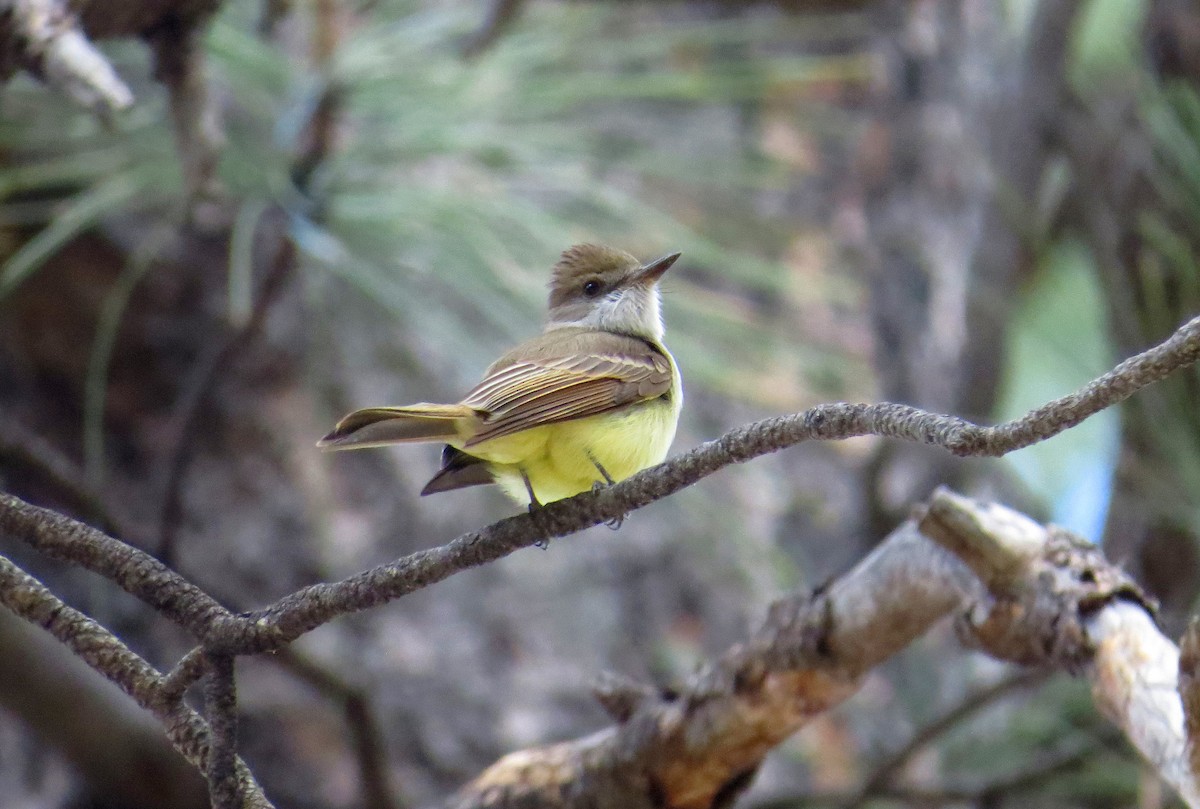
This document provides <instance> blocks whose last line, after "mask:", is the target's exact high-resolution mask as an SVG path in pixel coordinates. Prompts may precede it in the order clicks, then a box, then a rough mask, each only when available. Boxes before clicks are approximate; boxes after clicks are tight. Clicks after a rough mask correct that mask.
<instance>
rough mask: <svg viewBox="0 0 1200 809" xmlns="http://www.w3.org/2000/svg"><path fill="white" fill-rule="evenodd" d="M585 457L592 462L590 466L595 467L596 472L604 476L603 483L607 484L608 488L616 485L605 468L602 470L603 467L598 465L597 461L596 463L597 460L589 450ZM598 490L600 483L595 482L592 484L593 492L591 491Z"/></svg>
mask: <svg viewBox="0 0 1200 809" xmlns="http://www.w3.org/2000/svg"><path fill="white" fill-rule="evenodd" d="M587 456H588V460H589V461H591V462H592V466H594V467H596V470H597V471H598V472H599V473H600V474H601V475H603V476H604V482H605V483H607V484H608V485H609V486H611V485H613V484H614V483H616V481H615V480H613V479H612V475H610V474H608V470H607V469H605V468H604V466H603V465H601V463H600V462H599V461H597V460H596V456H595V455H593V454H592V452H591V450H588V454H587ZM598 488H600V481H596V482H595V483H594V484H592V490H593V491H595V490H596V489H598Z"/></svg>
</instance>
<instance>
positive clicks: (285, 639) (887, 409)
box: [0, 318, 1200, 654]
mask: <svg viewBox="0 0 1200 809" xmlns="http://www.w3.org/2000/svg"><path fill="white" fill-rule="evenodd" d="M1197 358H1200V318H1195V319H1193V320H1191V321H1189V322H1188V323H1186V324H1185V325H1183V326H1182V327H1180V328H1179V330H1178V331H1176V332H1175V334H1173V335H1172V336H1171V337H1170V338H1168V339H1167V340H1166V341H1164V342H1163V343H1161V344H1159V345H1157V346H1155V347H1154V348H1151V349H1149V350H1147V351H1144V352H1143V353H1141V354H1138V355H1137V356H1135V357H1132V358H1130V359H1128V360H1126V361H1124V362H1122V363H1121V364H1120V365H1118V366H1117V367H1116V368H1114V369H1113V370H1111V371H1109V372H1108V373H1106V374H1104V375H1103V376H1101V377H1099V378H1098V379H1096V380H1094V381H1093V382H1091V383H1089V384H1088V385H1087V386H1085V387H1084V388H1083V389H1081V390H1079V391H1077V392H1075V393H1072V394H1070V395H1068V396H1064V397H1063V398H1061V399H1057V400H1055V401H1053V402H1050V403H1049V404H1046V405H1044V406H1042V407H1040V408H1038V409H1037V410H1034V411H1032V412H1031V413H1029V414H1027V415H1026V416H1024V417H1022V418H1019V419H1016V420H1014V421H1010V422H1007V423H1005V424H1001V425H998V426H995V427H982V426H979V425H976V424H972V423H971V422H969V421H966V420H964V419H961V418H957V417H955V416H945V415H938V414H934V413H928V412H926V411H923V410H919V409H917V408H914V407H909V406H906V405H898V404H889V403H883V404H847V403H839V404H827V405H819V406H817V407H814V408H811V409H809V410H806V411H804V412H802V413H797V414H794V415H790V416H780V417H777V418H772V419H767V420H765V421H760V422H756V423H754V424H749V425H746V426H743V427H739V428H737V429H735V430H732V431H730V432H728V433H726V434H725V435H724V436H722V437H721V438H719V439H717V440H715V441H710V442H707V443H705V444H701V445H700V446H699V447H696V448H695V449H693V450H691V451H689V452H686V453H683V454H682V455H678V456H676V457H674V458H672V459H670V460H668V461H667V462H665V463H662V464H659V465H658V466H655V467H652V468H650V469H647V470H644V471H642V472H639V473H638V474H637V475H634V476H633V477H631V478H628V479H626V480H624V481H621V482H620V483H617V484H615V485H612V486H609V487H606V488H604V489H601V490H599V491H594V492H591V491H589V492H584V493H582V494H579V495H576V496H575V497H572V498H570V499H567V500H559V501H557V502H554V503H550V504H548V505H547V506H545V507H544V508H542V509H539V510H537V511H535V512H533V513H527V514H521V515H518V516H515V517H509V518H507V519H504V520H500V521H499V522H496V523H493V524H492V525H490V526H488V527H486V528H484V529H481V530H479V531H471V532H469V533H466V534H463V535H461V536H459V537H458V538H457V539H454V540H452V541H450V542H448V543H447V544H445V545H442V546H440V547H436V548H431V549H427V550H422V551H418V552H416V553H413V554H410V555H408V556H405V557H402V558H400V559H398V560H396V561H394V562H391V563H389V564H385V565H380V566H378V567H374V568H371V569H369V570H366V571H363V572H361V573H358V574H355V575H353V576H350V577H348V578H346V579H343V580H341V581H339V582H333V583H321V584H315V585H311V586H309V587H306V588H303V589H301V590H298V591H296V592H295V593H292V594H291V595H288V596H285V597H284V598H282V599H280V600H279V601H277V602H276V603H275V604H273V605H271V606H269V607H267V608H266V609H263V610H260V611H258V612H255V613H251V614H249V615H244V616H234V615H232V614H230V613H229V612H228V611H227V610H225V609H224V608H222V607H221V606H220V605H219V604H218V603H217V602H216V601H215V600H214V599H212V598H211V597H210V596H208V595H206V594H205V593H204V592H203V591H201V590H200V589H199V588H198V587H196V586H195V585H193V584H192V583H190V582H189V581H187V580H186V579H185V578H183V577H182V576H180V575H178V574H176V573H174V572H172V571H171V570H170V569H168V568H166V567H165V566H164V565H162V564H161V563H159V562H157V561H156V560H154V559H153V558H152V557H149V556H147V555H146V554H144V553H141V552H140V551H137V550H136V549H134V548H131V547H129V546H127V545H125V544H124V543H121V542H119V541H117V540H114V539H112V538H110V537H107V536H105V535H104V534H102V533H101V532H98V531H95V530H94V529H91V528H89V527H87V526H85V525H82V524H80V523H77V522H75V521H73V520H70V519H68V518H66V517H63V516H61V515H58V514H55V513H54V512H50V511H47V510H44V509H38V508H37V507H35V506H31V505H29V504H28V503H25V502H23V501H21V500H19V499H18V498H15V497H12V496H11V495H0V530H3V531H4V532H5V533H7V534H8V535H10V536H13V537H15V538H18V539H20V540H22V541H24V542H27V543H29V544H31V545H34V546H35V547H38V548H40V549H43V550H45V551H46V552H47V553H50V554H51V555H53V556H57V557H58V558H64V559H68V560H70V561H74V562H76V563H77V564H81V565H83V566H84V567H87V568H88V569H90V570H94V571H95V572H98V573H101V574H102V575H105V576H107V577H108V578H110V579H112V580H113V581H115V582H117V584H119V585H120V586H121V587H123V588H124V589H126V590H127V591H129V592H130V593H132V594H134V595H135V596H137V597H139V598H142V599H143V600H146V601H147V602H148V603H150V604H152V605H154V606H156V607H157V608H159V609H160V610H161V611H163V612H164V613H166V614H167V615H168V616H169V617H171V618H172V620H174V621H175V622H176V623H179V624H180V625H182V626H184V627H185V628H187V629H188V630H190V631H191V632H192V633H193V634H194V635H195V636H196V637H197V638H198V639H200V640H201V641H202V643H203V644H204V645H205V647H206V648H207V649H208V650H209V651H210V652H214V653H219V654H256V653H261V652H267V651H273V650H276V649H279V648H282V647H283V646H285V645H287V644H288V643H290V642H292V641H293V640H295V639H296V638H298V637H300V636H301V635H303V634H304V633H306V632H309V631H311V630H313V629H315V628H316V627H318V626H321V625H322V624H325V623H328V622H329V621H331V620H333V619H334V618H336V617H338V616H341V615H346V614H348V613H352V612H358V611H361V610H365V609H368V608H370V607H375V606H379V605H381V604H384V603H387V602H389V601H393V600H395V599H397V598H400V597H401V596H404V595H406V594H408V593H412V592H415V591H416V590H420V589H422V588H424V587H427V586H429V585H431V584H434V583H436V582H439V581H441V580H443V579H445V578H447V577H449V576H451V575H453V574H454V573H457V572H459V571H461V570H465V569H467V568H471V567H477V566H479V565H482V564H486V563H488V562H492V561H494V560H496V559H499V558H502V557H504V556H507V555H508V554H510V553H512V552H514V551H516V550H519V549H520V548H524V547H528V546H530V545H533V544H535V543H539V542H543V541H545V540H548V539H552V538H555V537H562V536H566V535H567V534H571V533H574V532H576V531H579V530H582V529H584V528H588V527H590V526H593V525H598V524H600V523H603V522H607V521H609V520H612V519H613V518H615V517H619V516H623V515H625V514H627V513H628V512H630V511H633V510H634V509H638V508H641V507H643V506H645V505H648V504H649V503H652V502H654V501H656V500H660V499H662V498H664V497H667V496H668V495H670V494H673V493H675V492H677V491H679V490H680V489H682V488H684V487H686V486H690V485H692V484H693V483H696V482H697V481H699V480H701V479H703V478H704V477H707V476H708V475H711V474H713V473H714V472H716V471H718V470H719V469H722V468H724V467H725V466H729V465H730V464H733V463H742V462H745V461H748V460H751V459H753V458H757V457H759V456H760V455H765V454H768V453H771V452H775V451H778V450H780V449H783V448H785V447H790V446H794V445H796V444H799V443H802V442H804V441H810V440H832V439H839V438H849V437H851V436H861V435H878V436H886V437H891V438H901V439H906V440H910V441H916V442H919V443H925V444H931V445H934V446H939V447H943V448H945V449H947V450H949V451H950V452H953V453H955V454H956V455H961V456H971V455H980V456H998V455H1003V454H1005V453H1007V452H1011V451H1013V450H1016V449H1020V448H1022V447H1026V446H1029V445H1030V444H1033V443H1036V442H1038V441H1041V440H1045V439H1047V438H1050V437H1051V436H1053V435H1056V434H1058V433H1059V432H1062V431H1063V430H1065V429H1067V428H1069V427H1072V426H1074V425H1076V424H1078V423H1079V422H1081V421H1083V420H1084V419H1085V418H1087V417H1088V416H1090V415H1092V414H1094V413H1096V412H1098V411H1100V410H1103V409H1104V408H1106V407H1109V406H1111V405H1113V404H1116V403H1118V402H1120V401H1123V400H1124V399H1126V398H1128V397H1129V396H1131V395H1133V393H1135V392H1136V391H1138V390H1139V389H1141V388H1143V387H1145V386H1147V385H1150V384H1152V383H1154V382H1156V381H1158V380H1159V379H1162V378H1163V377H1165V376H1167V375H1169V374H1170V373H1172V372H1173V371H1175V370H1178V369H1179V368H1182V367H1185V366H1187V365H1190V364H1192V363H1194V362H1195V361H1196V360H1197ZM1014 564H1015V562H1014ZM988 575H991V574H988Z"/></svg>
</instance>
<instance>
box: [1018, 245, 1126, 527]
mask: <svg viewBox="0 0 1200 809" xmlns="http://www.w3.org/2000/svg"><path fill="white" fill-rule="evenodd" d="M1107 334H1108V331H1107V326H1106V321H1105V305H1104V302H1103V299H1102V296H1101V290H1100V287H1099V282H1098V280H1097V278H1096V273H1095V269H1094V267H1093V265H1092V260H1091V256H1090V255H1089V253H1088V251H1087V249H1086V248H1085V247H1084V246H1083V245H1082V244H1080V243H1078V242H1074V241H1065V242H1060V243H1057V244H1055V245H1053V246H1051V247H1050V249H1048V250H1047V251H1046V253H1045V255H1044V256H1043V259H1042V262H1041V266H1040V267H1039V272H1038V276H1037V279H1036V280H1035V282H1034V284H1033V285H1032V286H1031V287H1030V288H1029V289H1028V290H1025V292H1024V294H1023V296H1022V303H1021V305H1020V307H1019V308H1018V310H1017V313H1016V316H1015V318H1014V321H1013V323H1012V328H1011V329H1010V330H1009V344H1008V348H1007V351H1006V352H1005V356H1006V357H1007V365H1006V368H1005V381H1004V395H1003V397H1002V398H1001V401H1000V403H999V405H998V408H997V411H998V413H997V415H998V416H999V417H1000V418H1002V419H1007V418H1016V417H1017V416H1020V415H1022V414H1024V413H1027V412H1029V410H1031V409H1032V408H1034V407H1037V406H1039V405H1040V404H1042V403H1044V402H1048V401H1050V400H1051V399H1055V398H1057V397H1059V396H1064V395H1066V394H1068V393H1070V392H1071V391H1072V390H1074V389H1076V388H1077V387H1080V386H1082V385H1084V384H1086V383H1087V382H1088V381H1090V380H1092V379H1094V378H1095V377H1096V376H1098V375H1099V374H1101V373H1103V372H1104V371H1105V370H1107V369H1108V367H1109V365H1110V357H1111V355H1112V348H1111V346H1110V345H1109V342H1108V337H1107ZM1119 426H1120V425H1119V421H1118V416H1117V412H1116V411H1114V410H1109V411H1105V412H1103V413H1099V414H1097V415H1096V416H1094V417H1092V418H1090V419H1088V420H1087V421H1085V422H1084V423H1083V424H1080V425H1079V426H1077V427H1075V428H1074V429H1072V430H1069V431H1067V432H1066V433H1064V434H1062V435H1060V436H1057V437H1056V438H1054V439H1052V440H1050V441H1046V442H1043V443H1040V444H1036V445H1034V446H1032V447H1029V448H1027V449H1023V450H1021V451H1019V452H1014V453H1012V454H1011V455H1008V456H1006V458H1005V462H1006V463H1010V464H1012V465H1013V466H1014V467H1015V468H1016V470H1017V472H1018V474H1019V475H1020V476H1021V477H1022V478H1023V479H1024V480H1025V481H1026V483H1027V485H1028V486H1029V488H1030V490H1031V491H1032V492H1036V493H1037V495H1038V496H1039V498H1040V499H1041V500H1042V502H1043V503H1044V504H1045V505H1046V506H1047V507H1049V508H1052V509H1054V511H1055V513H1054V520H1055V521H1056V522H1059V523H1060V524H1063V525H1065V526H1067V527H1068V528H1071V529H1072V530H1076V531H1079V532H1080V533H1082V534H1084V535H1085V536H1088V537H1089V538H1091V539H1094V540H1095V539H1099V537H1100V532H1101V529H1102V527H1103V524H1102V523H1103V515H1104V511H1105V508H1104V503H1105V502H1106V501H1107V494H1106V492H1107V490H1108V488H1109V481H1108V477H1109V473H1110V470H1111V469H1112V467H1113V465H1114V464H1115V462H1116V451H1117V436H1118V431H1119Z"/></svg>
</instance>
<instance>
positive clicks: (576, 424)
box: [317, 244, 683, 506]
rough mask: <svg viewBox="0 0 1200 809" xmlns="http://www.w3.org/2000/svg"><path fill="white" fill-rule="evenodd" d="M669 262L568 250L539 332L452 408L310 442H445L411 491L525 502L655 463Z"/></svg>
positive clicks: (595, 249)
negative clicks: (500, 495) (494, 487)
mask: <svg viewBox="0 0 1200 809" xmlns="http://www.w3.org/2000/svg"><path fill="white" fill-rule="evenodd" d="M677 258H679V253H672V254H670V255H668V256H663V257H662V258H660V259H658V260H656V261H652V262H650V263H649V264H643V263H641V262H640V261H638V260H637V259H636V258H634V257H633V256H631V255H629V254H628V253H626V252H624V251H621V250H614V249H612V248H609V247H600V246H598V245H594V244H579V245H575V246H574V247H572V248H570V249H569V250H567V251H565V252H564V253H563V254H562V258H561V259H559V262H558V264H556V265H555V267H554V275H553V278H552V279H551V281H550V316H549V319H548V321H547V323H546V327H545V329H544V330H543V332H542V333H541V334H540V335H538V336H537V337H534V338H532V339H529V340H526V341H525V342H523V343H521V344H520V345H518V346H517V347H516V348H513V349H512V350H511V351H509V352H508V353H507V354H505V355H504V356H503V357H501V358H500V359H498V360H496V361H495V362H494V363H492V365H491V367H489V368H488V369H487V372H486V373H485V374H484V378H483V381H482V382H480V383H479V384H478V385H476V386H475V388H474V389H473V390H472V391H471V392H470V393H468V394H467V395H466V396H465V397H463V399H462V401H460V402H459V403H458V404H427V403H421V404H414V405H407V406H405V407H369V408H366V409H365V410H356V411H354V412H353V413H351V414H350V415H348V416H346V417H345V418H343V419H342V420H341V421H339V422H338V423H337V426H336V427H334V428H333V432H331V433H330V434H329V435H327V436H325V437H324V438H322V439H321V440H320V441H319V442H318V443H317V446H320V447H323V448H325V449H334V450H340V449H359V448H361V447H378V446H385V445H388V444H403V443H418V442H428V441H441V442H445V444H446V447H445V449H444V450H443V451H442V468H441V469H440V470H439V471H438V473H437V474H436V475H434V476H433V479H432V480H430V481H429V483H427V484H426V485H425V488H424V489H422V490H421V494H423V495H425V494H433V493H434V492H444V491H449V490H451V489H461V488H464V487H467V486H478V485H482V484H486V483H498V484H500V486H501V487H502V488H503V489H504V491H505V493H507V494H508V495H509V496H510V497H512V498H513V499H514V500H516V501H517V502H518V503H522V504H526V503H527V504H530V505H532V506H536V505H540V504H542V503H549V502H552V501H554V500H561V499H563V498H565V497H571V496H572V495H576V494H579V493H580V492H582V491H586V490H588V489H591V488H593V486H595V485H596V484H599V483H614V482H616V481H618V480H622V479H624V478H627V477H629V476H630V475H632V474H634V473H635V472H638V471H640V470H642V469H645V468H646V467H648V466H653V465H654V464H656V463H659V462H660V461H662V459H663V458H665V457H666V454H667V450H668V449H669V448H670V446H671V441H672V440H673V439H674V438H675V425H676V423H677V422H678V420H679V409H680V407H681V406H682V405H683V385H682V382H681V380H680V377H679V369H678V368H677V367H676V365H675V360H674V358H672V357H671V354H670V352H668V351H667V349H666V346H664V345H663V342H662V339H663V322H662V312H661V307H660V298H659V291H658V281H659V279H660V278H661V277H662V274H663V273H664V272H666V271H667V269H668V268H669V267H670V266H671V265H672V264H674V263H675V260H676V259H677Z"/></svg>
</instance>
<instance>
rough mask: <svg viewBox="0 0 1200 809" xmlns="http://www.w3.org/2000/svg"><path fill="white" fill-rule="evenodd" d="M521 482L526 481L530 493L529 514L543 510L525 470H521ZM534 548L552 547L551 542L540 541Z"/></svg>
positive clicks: (526, 487) (534, 544)
mask: <svg viewBox="0 0 1200 809" xmlns="http://www.w3.org/2000/svg"><path fill="white" fill-rule="evenodd" d="M521 480H523V481H525V491H526V492H528V493H529V513H530V514H533V513H534V512H535V511H539V510H541V508H542V504H541V502H540V501H539V500H538V499H537V495H536V494H534V493H533V484H532V483H530V482H529V475H527V474H526V473H525V470H524V469H522V470H521ZM533 547H535V548H541V549H542V550H546V548H549V547H550V540H548V539H539V540H538V541H537V542H535V543H533Z"/></svg>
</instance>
